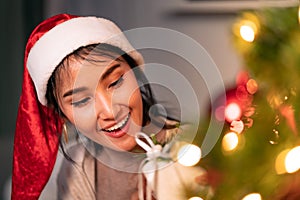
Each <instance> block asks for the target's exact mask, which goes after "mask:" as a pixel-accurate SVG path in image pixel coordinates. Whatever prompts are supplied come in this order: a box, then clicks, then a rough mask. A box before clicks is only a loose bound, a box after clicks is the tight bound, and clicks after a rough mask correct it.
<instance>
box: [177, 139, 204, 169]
mask: <svg viewBox="0 0 300 200" xmlns="http://www.w3.org/2000/svg"><path fill="white" fill-rule="evenodd" d="M177 159H178V162H179V163H180V164H182V165H184V166H193V165H196V164H197V163H198V162H199V161H200V159H201V149H200V148H199V147H198V146H196V145H193V144H187V145H184V146H182V147H181V148H180V150H179V151H178V154H177Z"/></svg>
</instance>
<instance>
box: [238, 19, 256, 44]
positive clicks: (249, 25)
mask: <svg viewBox="0 0 300 200" xmlns="http://www.w3.org/2000/svg"><path fill="white" fill-rule="evenodd" d="M256 32H257V27H256V25H255V23H253V22H252V21H249V20H245V21H243V23H242V25H241V26H240V35H241V37H242V38H243V40H245V41H247V42H253V41H254V39H255V35H256Z"/></svg>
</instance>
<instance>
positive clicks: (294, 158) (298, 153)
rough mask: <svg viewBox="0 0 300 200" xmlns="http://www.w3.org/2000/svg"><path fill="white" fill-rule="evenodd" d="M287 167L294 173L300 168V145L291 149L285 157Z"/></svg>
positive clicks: (288, 170)
mask: <svg viewBox="0 0 300 200" xmlns="http://www.w3.org/2000/svg"><path fill="white" fill-rule="evenodd" d="M285 169H286V171H287V172H288V173H294V172H296V171H298V170H299V169H300V146H297V147H295V148H293V149H291V150H290V151H289V152H288V153H287V155H286V157H285Z"/></svg>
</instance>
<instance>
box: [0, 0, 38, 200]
mask: <svg viewBox="0 0 300 200" xmlns="http://www.w3.org/2000/svg"><path fill="white" fill-rule="evenodd" d="M0 11H1V12H0V16H1V17H0V24H1V31H0V41H1V45H2V48H1V49H0V58H1V67H0V76H1V77H0V93H1V98H0V110H1V114H0V160H1V168H0V199H5V198H4V197H3V195H4V193H5V192H4V190H3V188H4V184H5V183H6V182H7V180H8V179H9V178H10V176H11V172H12V154H13V137H14V131H15V124H16V116H17V108H18V102H19V97H20V94H21V82H22V72H23V55H24V49H25V41H26V39H27V37H28V35H29V33H30V32H31V31H32V29H33V27H34V26H35V25H36V24H37V23H38V22H39V21H40V20H41V19H42V13H43V2H42V1H40V0H30V1H29V0H24V1H11V0H2V1H1V2H0Z"/></svg>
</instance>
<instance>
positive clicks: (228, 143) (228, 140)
mask: <svg viewBox="0 0 300 200" xmlns="http://www.w3.org/2000/svg"><path fill="white" fill-rule="evenodd" d="M238 144H239V138H238V136H237V134H236V133H235V132H229V133H227V134H226V135H224V137H223V139H222V147H223V149H224V151H232V150H234V149H235V148H236V147H237V146H238Z"/></svg>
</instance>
